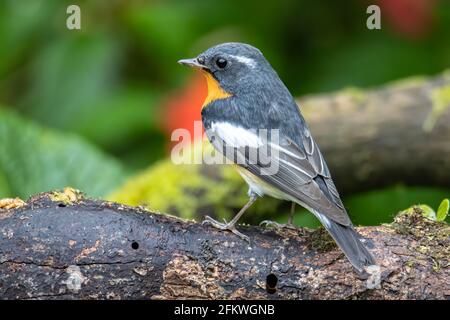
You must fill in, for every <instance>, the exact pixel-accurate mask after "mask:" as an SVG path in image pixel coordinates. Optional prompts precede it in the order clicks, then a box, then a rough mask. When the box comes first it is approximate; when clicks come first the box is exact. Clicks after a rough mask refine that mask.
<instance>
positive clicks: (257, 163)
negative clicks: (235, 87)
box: [207, 122, 351, 225]
mask: <svg viewBox="0 0 450 320" xmlns="http://www.w3.org/2000/svg"><path fill="white" fill-rule="evenodd" d="M300 134H301V139H300V141H301V144H299V143H295V142H294V141H293V140H291V139H290V138H289V137H286V136H280V137H278V139H273V136H272V139H267V138H265V137H264V134H263V135H261V134H260V133H256V132H252V131H251V130H248V129H245V128H242V127H237V126H233V125H232V124H230V123H227V122H217V123H213V124H212V126H211V128H210V130H207V135H208V138H209V139H210V141H211V143H212V144H213V145H214V147H215V148H216V149H218V150H219V151H220V152H222V153H223V154H224V155H225V156H226V157H227V158H228V159H230V160H231V161H233V162H234V163H236V164H238V165H239V166H241V167H243V168H245V169H246V170H248V171H250V172H251V173H252V174H254V175H256V176H257V177H259V178H260V179H262V180H263V181H265V182H266V183H268V184H270V185H272V186H274V187H276V188H277V189H279V190H281V191H283V192H285V193H287V194H288V195H290V196H291V197H293V198H295V199H297V200H299V202H300V203H302V204H305V205H306V206H308V207H309V208H311V209H313V210H317V211H318V212H320V213H321V214H324V215H325V216H327V217H328V218H330V219H332V220H334V221H336V222H338V223H340V224H342V225H351V221H350V219H349V217H348V215H347V213H346V211H345V208H344V206H343V204H342V201H341V200H340V197H339V194H338V192H337V190H336V187H335V185H334V183H333V181H332V180H331V177H330V173H329V170H328V167H327V165H326V163H325V161H324V159H323V157H322V154H321V152H320V150H319V148H318V146H317V144H316V142H315V141H314V139H313V138H312V136H311V134H310V133H309V130H308V128H307V127H306V126H305V127H304V128H303V129H302V132H301V133H300ZM266 136H268V135H266ZM297 141H299V140H297Z"/></svg>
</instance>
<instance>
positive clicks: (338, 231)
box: [316, 213, 376, 274]
mask: <svg viewBox="0 0 450 320" xmlns="http://www.w3.org/2000/svg"><path fill="white" fill-rule="evenodd" d="M316 215H317V216H318V218H319V220H320V221H321V222H322V224H323V225H324V227H325V229H327V230H328V232H329V233H330V234H331V236H332V237H333V239H334V241H336V243H337V244H338V246H339V248H341V250H342V251H343V252H344V254H345V256H346V257H347V259H348V260H349V261H350V263H351V264H352V265H353V267H354V268H355V269H356V270H357V271H358V272H359V273H361V274H363V273H365V270H364V267H367V266H370V265H374V264H375V263H376V262H375V259H374V257H373V256H372V254H371V253H370V252H369V250H367V248H366V246H365V245H364V244H363V243H362V242H361V236H360V235H359V234H358V232H356V230H355V229H354V228H353V226H344V225H341V224H339V223H337V222H335V221H333V220H331V219H328V218H327V217H326V216H324V215H323V214H318V213H316Z"/></svg>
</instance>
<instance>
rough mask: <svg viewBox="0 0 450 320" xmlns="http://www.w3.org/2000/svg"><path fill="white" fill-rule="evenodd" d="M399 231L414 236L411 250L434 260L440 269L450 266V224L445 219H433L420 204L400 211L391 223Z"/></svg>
mask: <svg viewBox="0 0 450 320" xmlns="http://www.w3.org/2000/svg"><path fill="white" fill-rule="evenodd" d="M390 227H391V228H393V229H394V230H395V231H396V232H397V233H399V234H403V235H408V236H412V237H413V239H414V240H415V241H412V242H411V244H410V247H409V250H410V251H412V252H419V253H421V254H423V255H425V256H426V257H427V258H429V259H431V260H432V261H433V266H434V267H433V268H434V269H435V271H439V270H440V269H442V268H447V267H448V266H449V257H450V226H449V225H448V223H446V222H445V221H432V220H430V219H427V218H426V217H425V215H424V212H423V209H422V208H421V207H420V206H414V207H413V209H412V210H408V211H402V212H400V213H399V214H398V215H397V216H396V217H395V219H394V222H393V223H391V224H390Z"/></svg>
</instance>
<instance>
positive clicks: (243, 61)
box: [231, 55, 256, 69]
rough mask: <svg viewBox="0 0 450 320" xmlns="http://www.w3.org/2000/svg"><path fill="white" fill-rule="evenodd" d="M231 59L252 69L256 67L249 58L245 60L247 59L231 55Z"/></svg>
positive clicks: (253, 61)
mask: <svg viewBox="0 0 450 320" xmlns="http://www.w3.org/2000/svg"><path fill="white" fill-rule="evenodd" d="M231 57H233V58H234V59H236V60H237V61H239V62H241V63H243V64H245V65H247V66H249V67H250V68H252V69H253V68H254V67H256V61H255V60H253V59H251V58H247V57H243V56H233V55H231Z"/></svg>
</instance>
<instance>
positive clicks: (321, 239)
mask: <svg viewBox="0 0 450 320" xmlns="http://www.w3.org/2000/svg"><path fill="white" fill-rule="evenodd" d="M310 240H311V247H312V249H314V250H317V251H318V252H328V251H331V250H333V249H335V248H337V244H336V242H335V241H334V240H333V238H332V237H331V236H330V234H329V233H328V231H327V230H326V229H325V228H324V227H319V228H317V229H316V230H314V231H312V232H311V234H310Z"/></svg>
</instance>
